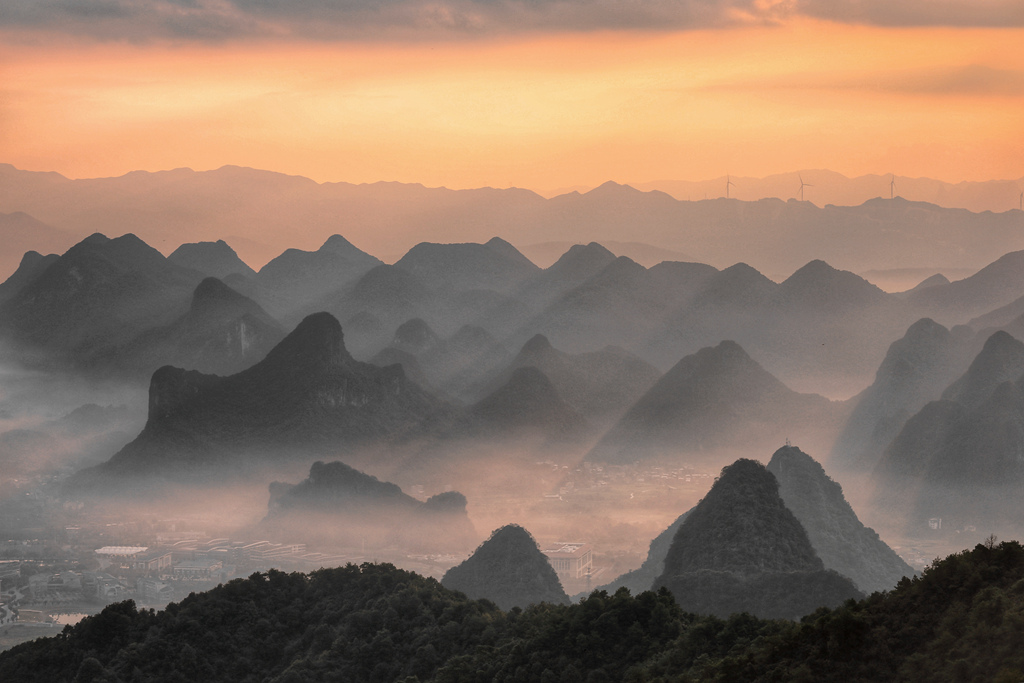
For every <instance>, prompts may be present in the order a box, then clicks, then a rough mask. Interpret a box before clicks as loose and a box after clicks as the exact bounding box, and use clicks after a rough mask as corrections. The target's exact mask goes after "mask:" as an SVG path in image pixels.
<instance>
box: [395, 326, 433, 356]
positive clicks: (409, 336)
mask: <svg viewBox="0 0 1024 683" xmlns="http://www.w3.org/2000/svg"><path fill="white" fill-rule="evenodd" d="M437 339H438V337H437V334H436V333H435V332H434V330H432V329H431V328H430V325H428V324H427V322H426V321H425V320H423V318H413V319H412V320H407V321H405V322H404V323H402V324H401V325H399V326H398V329H397V330H395V338H394V340H393V341H392V342H391V343H392V344H393V345H395V346H397V347H399V348H401V349H407V350H411V351H413V352H414V353H415V352H419V351H422V350H423V349H425V348H427V347H429V346H431V345H432V344H434V343H435V342H436V341H437Z"/></svg>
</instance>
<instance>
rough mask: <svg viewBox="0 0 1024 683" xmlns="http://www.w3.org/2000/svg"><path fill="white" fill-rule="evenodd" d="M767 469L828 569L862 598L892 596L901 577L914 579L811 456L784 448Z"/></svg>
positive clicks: (796, 449)
mask: <svg viewBox="0 0 1024 683" xmlns="http://www.w3.org/2000/svg"><path fill="white" fill-rule="evenodd" d="M767 469H768V471H769V472H771V473H772V474H773V475H775V479H776V480H778V482H779V495H780V496H781V497H782V500H783V502H784V503H785V504H786V507H787V508H789V510H790V511H791V512H792V513H793V515H794V516H795V517H796V518H797V519H798V520H799V521H800V524H801V525H803V527H804V530H806V531H807V537H808V538H809V539H810V541H811V545H812V546H814V550H815V552H816V553H817V554H818V556H819V557H820V558H821V560H822V562H823V563H824V564H825V568H826V569H832V570H835V571H836V572H838V573H840V574H842V575H843V576H847V577H849V578H850V579H852V580H853V582H854V583H855V584H857V587H858V588H859V589H860V590H862V591H864V592H865V593H873V592H875V591H883V590H891V589H892V588H893V587H895V586H896V584H897V583H898V582H899V581H900V579H902V578H903V577H904V576H911V577H912V576H914V570H913V569H912V568H911V567H910V565H908V564H907V563H906V562H904V561H903V560H902V559H900V557H899V555H897V554H896V553H895V552H893V550H892V548H890V547H889V546H888V545H886V544H885V542H883V541H882V539H880V538H879V537H878V534H877V533H875V531H874V530H873V529H869V528H867V527H865V526H864V525H863V524H862V523H861V521H860V520H859V519H857V514H856V513H855V512H854V511H853V508H851V507H850V504H849V503H847V502H846V498H845V497H844V496H843V489H842V487H841V486H840V485H839V484H838V483H837V482H835V481H833V480H832V479H831V478H830V477H829V476H828V475H827V474H825V470H824V469H823V468H822V466H821V465H819V464H818V463H817V462H815V460H814V459H813V458H812V457H811V456H809V455H807V454H806V453H804V452H802V451H801V450H800V449H799V448H796V447H795V446H783V447H782V448H780V449H779V450H777V451H775V453H774V455H772V459H771V461H769V463H768V468H767Z"/></svg>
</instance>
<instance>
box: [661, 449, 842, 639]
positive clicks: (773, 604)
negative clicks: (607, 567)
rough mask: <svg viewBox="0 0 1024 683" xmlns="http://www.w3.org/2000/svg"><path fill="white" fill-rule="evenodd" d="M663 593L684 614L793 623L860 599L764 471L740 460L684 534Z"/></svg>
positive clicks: (677, 540)
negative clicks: (825, 560) (742, 615)
mask: <svg viewBox="0 0 1024 683" xmlns="http://www.w3.org/2000/svg"><path fill="white" fill-rule="evenodd" d="M660 586H665V587H666V588H668V589H669V590H670V591H672V593H673V595H675V597H676V600H677V601H678V602H679V605H680V607H682V608H683V609H684V610H687V611H693V612H698V613H710V614H715V615H718V616H723V617H724V616H728V615H729V614H732V613H734V612H750V613H751V614H754V615H756V616H759V617H762V618H789V619H795V618H798V617H801V616H803V615H805V614H809V613H810V612H813V611H814V610H815V609H817V608H818V607H831V606H835V605H838V604H839V603H841V602H843V601H844V600H846V599H849V598H857V597H860V596H861V594H860V592H859V591H857V589H856V587H855V586H854V585H853V583H852V582H851V581H850V580H849V579H847V578H846V577H843V576H841V575H839V574H837V573H835V572H834V571H826V570H825V568H824V566H823V564H822V561H821V559H819V557H818V556H817V554H816V553H815V552H814V548H813V547H812V546H811V542H810V540H809V539H808V537H807V532H806V531H805V530H804V528H803V526H802V525H801V524H800V522H799V521H798V520H797V519H796V517H794V516H793V513H792V512H790V511H789V509H788V508H787V507H786V505H785V503H783V501H782V498H781V497H780V496H779V485H778V482H777V481H776V480H775V477H774V476H772V474H771V473H770V472H768V471H767V470H766V469H765V467H764V465H761V464H760V463H758V462H755V461H753V460H742V459H741V460H737V461H736V462H735V463H733V464H732V465H729V466H728V467H725V468H724V469H723V470H722V475H721V476H720V477H719V478H718V480H717V481H716V482H715V484H714V485H713V486H712V487H711V490H710V491H709V492H708V494H707V495H706V496H705V497H704V498H703V500H701V501H700V503H698V504H697V506H696V507H694V509H693V510H691V511H690V514H689V515H688V516H687V518H686V520H685V521H684V522H683V523H682V524H681V525H680V526H679V529H678V530H677V531H676V534H675V537H674V538H673V540H672V545H671V546H670V547H669V551H668V554H667V555H666V556H665V569H664V572H663V573H662V575H661V576H660V577H659V578H658V579H657V580H656V581H655V582H654V584H653V587H654V588H658V587H660Z"/></svg>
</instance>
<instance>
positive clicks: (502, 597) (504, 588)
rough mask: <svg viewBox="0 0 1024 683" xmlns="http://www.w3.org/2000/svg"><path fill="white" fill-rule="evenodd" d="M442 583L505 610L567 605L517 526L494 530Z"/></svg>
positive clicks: (550, 570) (548, 568)
mask: <svg viewBox="0 0 1024 683" xmlns="http://www.w3.org/2000/svg"><path fill="white" fill-rule="evenodd" d="M441 583H442V585H444V586H445V588H450V589H452V590H457V591H462V592H463V593H465V594H466V595H468V596H469V597H471V598H475V599H480V598H486V599H488V600H491V601H492V602H494V603H495V604H497V605H498V606H499V607H501V608H502V609H506V610H507V609H512V608H513V607H517V606H518V607H526V606H527V605H531V604H536V603H540V602H551V603H558V604H565V603H567V602H569V598H568V596H567V595H566V594H565V591H564V590H563V589H562V584H561V583H560V582H559V581H558V575H557V574H555V570H554V569H553V568H552V567H551V564H550V563H549V562H548V559H547V558H546V557H545V556H544V554H543V553H541V551H540V548H539V547H538V546H537V541H535V540H534V538H533V536H531V535H530V532H528V531H527V530H526V529H524V528H523V527H521V526H518V525H516V524H509V525H507V526H503V527H501V528H500V529H497V530H495V531H494V533H492V534H491V537H490V538H488V539H487V540H486V541H484V542H483V543H482V544H481V545H480V547H479V548H477V549H476V552H474V553H473V554H472V555H471V556H470V557H469V558H468V559H467V560H466V561H465V562H463V563H462V564H460V565H458V566H455V567H452V568H451V569H449V570H448V572H447V573H446V574H445V575H444V578H443V579H441Z"/></svg>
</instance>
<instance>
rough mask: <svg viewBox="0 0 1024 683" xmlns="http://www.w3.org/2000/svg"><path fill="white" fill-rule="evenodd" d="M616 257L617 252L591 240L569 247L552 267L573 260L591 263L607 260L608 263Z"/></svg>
mask: <svg viewBox="0 0 1024 683" xmlns="http://www.w3.org/2000/svg"><path fill="white" fill-rule="evenodd" d="M616 258H617V257H616V256H615V254H613V253H612V252H610V251H608V249H606V248H605V247H604V246H602V245H600V244H598V243H597V242H590V243H589V244H574V245H572V246H571V247H569V250H568V251H566V252H565V253H564V254H562V255H561V256H560V257H559V258H558V260H557V261H555V263H554V265H552V267H555V266H558V265H559V264H562V265H566V264H568V263H570V262H573V261H582V262H589V263H593V262H598V261H605V262H607V263H611V262H612V261H614V260H615V259H616Z"/></svg>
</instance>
